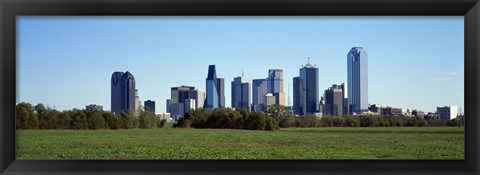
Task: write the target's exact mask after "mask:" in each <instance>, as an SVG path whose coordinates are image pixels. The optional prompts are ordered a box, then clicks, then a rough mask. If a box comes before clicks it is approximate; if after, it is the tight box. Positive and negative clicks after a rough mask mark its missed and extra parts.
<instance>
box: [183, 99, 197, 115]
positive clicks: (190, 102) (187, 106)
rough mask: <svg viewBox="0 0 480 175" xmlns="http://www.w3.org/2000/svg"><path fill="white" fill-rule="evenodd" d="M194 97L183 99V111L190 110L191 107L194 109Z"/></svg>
mask: <svg viewBox="0 0 480 175" xmlns="http://www.w3.org/2000/svg"><path fill="white" fill-rule="evenodd" d="M195 104H196V103H195V99H193V98H190V99H185V102H184V105H185V112H188V111H190V110H191V109H196V106H195Z"/></svg>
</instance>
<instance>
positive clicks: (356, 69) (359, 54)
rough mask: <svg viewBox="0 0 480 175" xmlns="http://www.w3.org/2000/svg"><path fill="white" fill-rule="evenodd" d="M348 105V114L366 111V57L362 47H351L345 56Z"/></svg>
mask: <svg viewBox="0 0 480 175" xmlns="http://www.w3.org/2000/svg"><path fill="white" fill-rule="evenodd" d="M347 63H348V73H347V75H348V82H347V85H348V105H349V108H350V114H361V113H362V112H367V111H368V55H367V52H365V50H364V49H363V47H353V48H352V49H350V52H348V55H347Z"/></svg>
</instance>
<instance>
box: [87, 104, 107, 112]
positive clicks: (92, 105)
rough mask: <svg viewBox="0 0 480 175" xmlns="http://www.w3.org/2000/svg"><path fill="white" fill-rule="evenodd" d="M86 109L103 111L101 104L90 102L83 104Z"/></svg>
mask: <svg viewBox="0 0 480 175" xmlns="http://www.w3.org/2000/svg"><path fill="white" fill-rule="evenodd" d="M85 109H86V110H97V111H103V106H100V105H96V104H90V105H87V106H85Z"/></svg>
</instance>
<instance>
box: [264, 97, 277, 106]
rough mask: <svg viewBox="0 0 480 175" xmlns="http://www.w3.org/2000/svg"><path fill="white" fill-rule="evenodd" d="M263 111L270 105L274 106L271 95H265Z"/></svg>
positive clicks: (273, 99) (273, 98)
mask: <svg viewBox="0 0 480 175" xmlns="http://www.w3.org/2000/svg"><path fill="white" fill-rule="evenodd" d="M264 99H265V102H264V103H265V110H268V109H269V107H270V106H271V105H274V104H276V102H275V101H276V99H275V96H273V94H272V93H267V94H265V98H264Z"/></svg>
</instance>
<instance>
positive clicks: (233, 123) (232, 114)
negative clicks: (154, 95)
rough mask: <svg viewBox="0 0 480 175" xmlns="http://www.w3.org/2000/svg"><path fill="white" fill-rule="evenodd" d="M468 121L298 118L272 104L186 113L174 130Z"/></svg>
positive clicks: (460, 121) (457, 121)
mask: <svg viewBox="0 0 480 175" xmlns="http://www.w3.org/2000/svg"><path fill="white" fill-rule="evenodd" d="M464 125H465V120H464V118H460V119H458V118H455V119H452V120H425V119H424V118H422V117H408V116H373V115H360V116H323V117H321V118H320V119H319V118H317V117H316V116H315V115H306V116H295V115H292V114H289V113H287V109H286V107H285V106H281V105H272V106H269V107H268V110H267V111H266V112H265V113H263V112H248V111H247V110H245V109H227V108H219V109H214V110H205V109H196V110H190V111H189V112H186V113H185V114H184V116H183V117H181V118H180V119H179V120H178V122H177V123H176V124H175V125H174V127H183V128H188V127H193V128H229V129H249V130H276V129H278V128H288V127H408V126H416V127H424V126H464Z"/></svg>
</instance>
